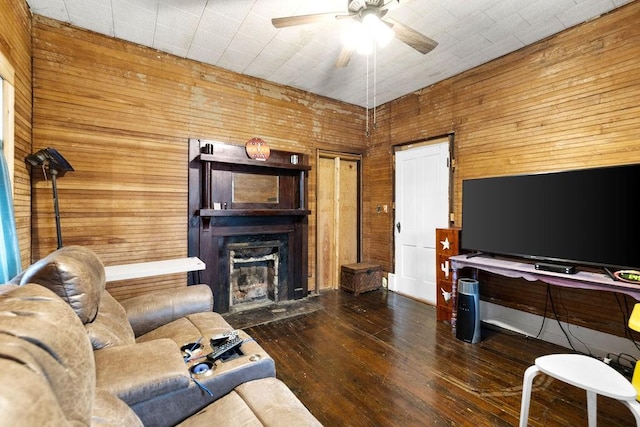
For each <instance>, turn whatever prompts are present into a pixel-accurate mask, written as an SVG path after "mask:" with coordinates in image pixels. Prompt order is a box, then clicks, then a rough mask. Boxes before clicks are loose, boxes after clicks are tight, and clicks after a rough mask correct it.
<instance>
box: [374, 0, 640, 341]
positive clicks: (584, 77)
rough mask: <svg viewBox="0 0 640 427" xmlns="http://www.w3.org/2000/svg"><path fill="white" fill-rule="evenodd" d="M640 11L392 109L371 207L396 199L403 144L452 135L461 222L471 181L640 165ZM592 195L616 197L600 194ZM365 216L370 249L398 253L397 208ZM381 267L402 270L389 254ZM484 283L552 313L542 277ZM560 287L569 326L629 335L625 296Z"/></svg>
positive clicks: (495, 294)
mask: <svg viewBox="0 0 640 427" xmlns="http://www.w3.org/2000/svg"><path fill="white" fill-rule="evenodd" d="M639 16H640V2H633V3H631V4H629V5H626V6H623V7H622V8H620V9H619V10H616V11H614V12H612V13H610V14H608V15H604V16H602V17H600V18H598V19H596V20H594V21H591V22H588V23H585V24H583V25H580V26H577V27H574V28H573V29H570V30H567V31H565V32H563V33H561V34H559V35H557V36H555V37H551V38H549V39H546V40H543V41H541V42H539V43H537V44H535V45H533V46H530V47H526V48H523V49H521V50H519V51H517V52H515V53H512V54H510V55H507V56H504V57H502V58H499V59H497V60H495V61H492V62H490V63H488V64H485V65H483V66H480V67H477V68H475V69H473V70H471V71H469V72H466V73H463V74H461V75H458V76H456V77H453V78H450V79H448V80H446V81H444V82H441V83H438V84H435V85H433V86H430V87H427V88H424V89H422V90H420V91H418V92H415V93H413V94H410V95H408V96H406V97H403V98H401V99H398V100H395V101H393V102H390V103H388V104H385V105H384V106H382V108H380V109H379V110H378V112H377V113H378V126H377V130H376V131H375V132H374V134H373V136H372V142H371V145H370V149H369V152H368V159H369V161H368V162H367V163H366V164H365V179H364V183H365V188H364V193H365V197H367V198H369V200H370V201H371V204H372V205H375V204H378V203H391V202H392V193H393V188H392V186H393V169H392V164H391V162H390V161H389V156H390V152H391V147H392V146H393V145H395V144H401V143H404V142H407V141H412V140H417V139H421V138H429V137H434V136H438V135H442V134H446V133H450V132H453V133H454V134H455V157H456V160H457V167H456V169H455V178H454V200H453V202H454V212H455V225H457V226H462V227H464V224H462V223H461V209H462V206H461V185H462V180H463V179H466V178H476V177H486V176H496V175H509V174H520V173H529V172H542V171H553V170H566V169H576V168H586V167H595V166H603V165H615V164H627V163H637V162H640V104H639V103H638V100H639V99H640V61H638V58H639V57H640V25H638V24H639V22H640V21H639V20H638V17H639ZM382 175H386V176H382ZM594 201H596V202H599V203H613V202H614V201H609V200H607V199H606V195H601V194H597V195H596V194H594ZM370 212H371V211H370ZM366 220H368V224H369V227H365V229H368V230H369V234H368V243H369V247H368V249H369V251H370V252H369V253H370V254H371V255H373V254H376V255H375V256H379V254H382V253H385V252H388V250H386V248H387V247H390V246H391V245H392V244H393V240H392V237H393V235H392V231H391V229H390V228H391V227H392V222H393V219H392V218H391V215H390V216H389V218H387V217H378V216H375V214H374V213H370V215H369V218H367V219H366ZM619 232H624V230H619ZM380 262H382V263H383V265H384V266H385V268H389V266H390V265H392V259H391V258H390V257H389V258H387V259H380ZM482 289H483V291H482V293H483V295H482V297H483V298H484V299H489V300H491V301H494V302H496V303H499V304H503V305H506V306H511V307H517V308H520V309H523V310H525V311H529V312H533V313H538V314H541V313H542V312H543V309H544V301H545V292H546V288H545V287H543V286H541V285H539V284H530V283H528V282H517V281H510V280H506V279H503V278H500V277H491V278H490V279H485V280H484V283H483V286H482ZM553 292H556V293H558V292H559V291H558V290H557V289H556V290H553ZM561 293H562V301H563V303H564V307H563V311H564V310H566V313H565V315H566V317H567V318H568V319H569V321H571V322H572V323H575V324H579V325H582V326H587V327H591V328H594V329H599V330H602V331H605V332H609V333H613V334H617V335H620V336H624V321H623V320H622V319H623V318H624V316H622V314H621V310H620V309H619V308H618V300H616V295H614V294H612V293H608V292H596V291H573V290H566V289H565V290H562V291H561ZM558 298H560V296H558ZM557 302H558V300H556V303H557ZM620 302H621V304H623V305H624V301H620ZM627 302H628V303H629V304H631V305H632V304H633V303H634V302H635V301H627Z"/></svg>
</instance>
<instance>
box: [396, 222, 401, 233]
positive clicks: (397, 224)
mask: <svg viewBox="0 0 640 427" xmlns="http://www.w3.org/2000/svg"><path fill="white" fill-rule="evenodd" d="M396 228H397V229H398V233H399V232H400V222H397V223H396Z"/></svg>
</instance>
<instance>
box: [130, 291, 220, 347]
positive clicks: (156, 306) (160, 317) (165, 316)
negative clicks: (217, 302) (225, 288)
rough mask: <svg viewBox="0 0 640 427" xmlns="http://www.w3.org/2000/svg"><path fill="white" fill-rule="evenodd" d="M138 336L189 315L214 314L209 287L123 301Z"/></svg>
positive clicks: (152, 294) (154, 293)
mask: <svg viewBox="0 0 640 427" xmlns="http://www.w3.org/2000/svg"><path fill="white" fill-rule="evenodd" d="M120 303H121V304H122V306H123V307H124V309H125V311H126V312H127V317H128V318H129V323H131V327H132V328H133V332H134V334H135V336H136V337H139V336H140V335H144V334H146V333H147V332H149V331H152V330H154V329H156V328H158V327H160V326H162V325H166V324H167V323H169V322H172V321H174V320H176V319H179V318H181V317H185V316H188V315H189V314H194V313H201V312H204V311H213V293H212V292H211V288H210V287H209V286H207V285H192V286H186V287H184V288H178V289H167V290H162V291H156V292H151V293H148V294H145V295H140V296H137V297H133V298H129V299H126V300H124V301H121V302H120Z"/></svg>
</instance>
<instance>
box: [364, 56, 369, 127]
mask: <svg viewBox="0 0 640 427" xmlns="http://www.w3.org/2000/svg"><path fill="white" fill-rule="evenodd" d="M366 62H367V68H366V70H365V84H366V86H367V87H366V102H367V111H366V113H367V117H366V118H365V126H366V130H365V135H366V136H367V137H368V136H369V55H368V54H367V61H366Z"/></svg>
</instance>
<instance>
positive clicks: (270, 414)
mask: <svg viewBox="0 0 640 427" xmlns="http://www.w3.org/2000/svg"><path fill="white" fill-rule="evenodd" d="M231 421H232V424H233V425H234V426H243V427H253V426H267V427H289V426H296V427H302V426H313V427H322V424H320V422H319V421H318V420H317V419H316V418H315V417H314V416H313V415H312V414H311V412H309V410H308V409H307V408H306V407H305V406H304V405H303V404H302V402H300V400H298V398H297V397H296V396H295V394H293V392H292V391H291V390H289V388H288V387H287V386H286V385H285V384H284V383H283V382H282V381H280V380H278V379H276V378H263V379H260V380H254V381H248V382H246V383H244V384H241V385H239V386H238V387H236V389H235V390H234V391H232V392H231V393H229V394H227V395H226V396H224V397H222V398H220V399H218V400H216V401H215V402H213V403H212V404H211V405H209V406H207V407H206V408H204V409H203V410H201V411H200V412H198V413H197V414H195V415H193V416H191V417H189V418H188V419H186V420H185V421H183V422H182V423H180V424H179V427H196V426H215V425H230V423H231Z"/></svg>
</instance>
